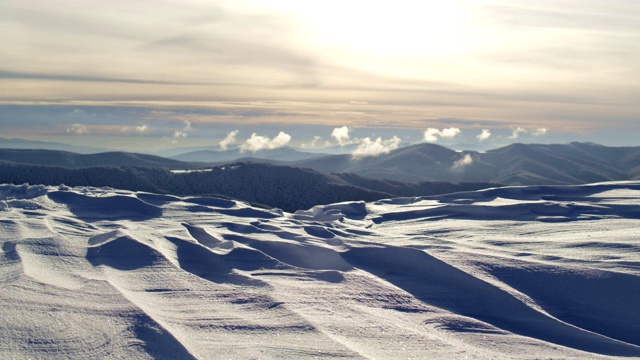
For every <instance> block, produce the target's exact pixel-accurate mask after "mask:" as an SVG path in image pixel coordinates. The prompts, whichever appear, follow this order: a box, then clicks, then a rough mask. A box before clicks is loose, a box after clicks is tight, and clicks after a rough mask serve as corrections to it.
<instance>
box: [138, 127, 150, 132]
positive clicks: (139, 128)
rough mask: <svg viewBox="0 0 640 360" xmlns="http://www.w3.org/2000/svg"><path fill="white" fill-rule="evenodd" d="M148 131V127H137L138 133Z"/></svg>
mask: <svg viewBox="0 0 640 360" xmlns="http://www.w3.org/2000/svg"><path fill="white" fill-rule="evenodd" d="M147 130H149V127H148V126H147V125H141V126H136V131H137V132H141V133H143V132H147Z"/></svg>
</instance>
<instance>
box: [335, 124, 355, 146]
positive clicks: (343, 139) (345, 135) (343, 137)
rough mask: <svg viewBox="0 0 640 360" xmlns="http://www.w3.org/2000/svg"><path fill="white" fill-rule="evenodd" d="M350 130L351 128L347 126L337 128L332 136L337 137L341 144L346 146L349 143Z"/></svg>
mask: <svg viewBox="0 0 640 360" xmlns="http://www.w3.org/2000/svg"><path fill="white" fill-rule="evenodd" d="M349 131H351V129H349V127H347V126H343V127H339V128H335V129H333V131H332V132H331V137H332V138H334V139H336V141H337V142H338V144H340V146H344V145H346V144H348V143H349Z"/></svg>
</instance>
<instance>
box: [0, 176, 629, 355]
mask: <svg viewBox="0 0 640 360" xmlns="http://www.w3.org/2000/svg"><path fill="white" fill-rule="evenodd" d="M310 191H312V189H310ZM0 242H1V244H2V251H1V252H0V358H3V359H12V358H77V359H89V358H127V359H130V358H170V359H181V358H186V359H189V358H198V359H214V358H215V359H253V358H255V359H281V358H314V357H319V358H367V359H437V358H443V359H444V358H446V359H466V358H468V359H499V358H522V359H534V358H536V359H537V358H563V359H564V358H575V359H583V358H607V357H640V183H639V182H621V183H601V184H592V185H584V186H539V187H506V188H496V189H488V190H483V191H475V192H467V193H456V194H451V195H443V196H432V197H420V198H398V199H389V200H381V201H377V202H372V203H364V202H350V203H340V204H332V205H325V206H317V207H315V208H312V209H309V210H306V211H298V212H296V213H284V212H282V211H280V210H265V209H261V208H256V207H251V206H249V205H247V204H245V203H241V202H235V201H230V200H223V199H217V198H210V197H175V196H169V195H158V194H151V193H142V192H129V191H121V190H114V189H110V188H69V187H64V186H60V187H50V186H49V187H47V186H27V185H0Z"/></svg>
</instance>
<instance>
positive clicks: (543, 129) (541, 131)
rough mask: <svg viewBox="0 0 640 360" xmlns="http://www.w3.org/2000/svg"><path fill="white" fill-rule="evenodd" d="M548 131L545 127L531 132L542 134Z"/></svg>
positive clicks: (537, 134)
mask: <svg viewBox="0 0 640 360" xmlns="http://www.w3.org/2000/svg"><path fill="white" fill-rule="evenodd" d="M547 131H549V130H548V129H547V128H538V129H535V130H533V131H532V132H531V134H532V135H533V136H542V135H545V134H546V133H547Z"/></svg>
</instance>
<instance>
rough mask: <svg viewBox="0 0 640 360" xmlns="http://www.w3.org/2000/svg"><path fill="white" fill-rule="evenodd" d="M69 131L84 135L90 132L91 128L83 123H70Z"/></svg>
mask: <svg viewBox="0 0 640 360" xmlns="http://www.w3.org/2000/svg"><path fill="white" fill-rule="evenodd" d="M67 132H68V133H71V134H77V135H82V134H87V133H89V128H88V127H87V126H86V125H83V124H71V125H69V127H67Z"/></svg>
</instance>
